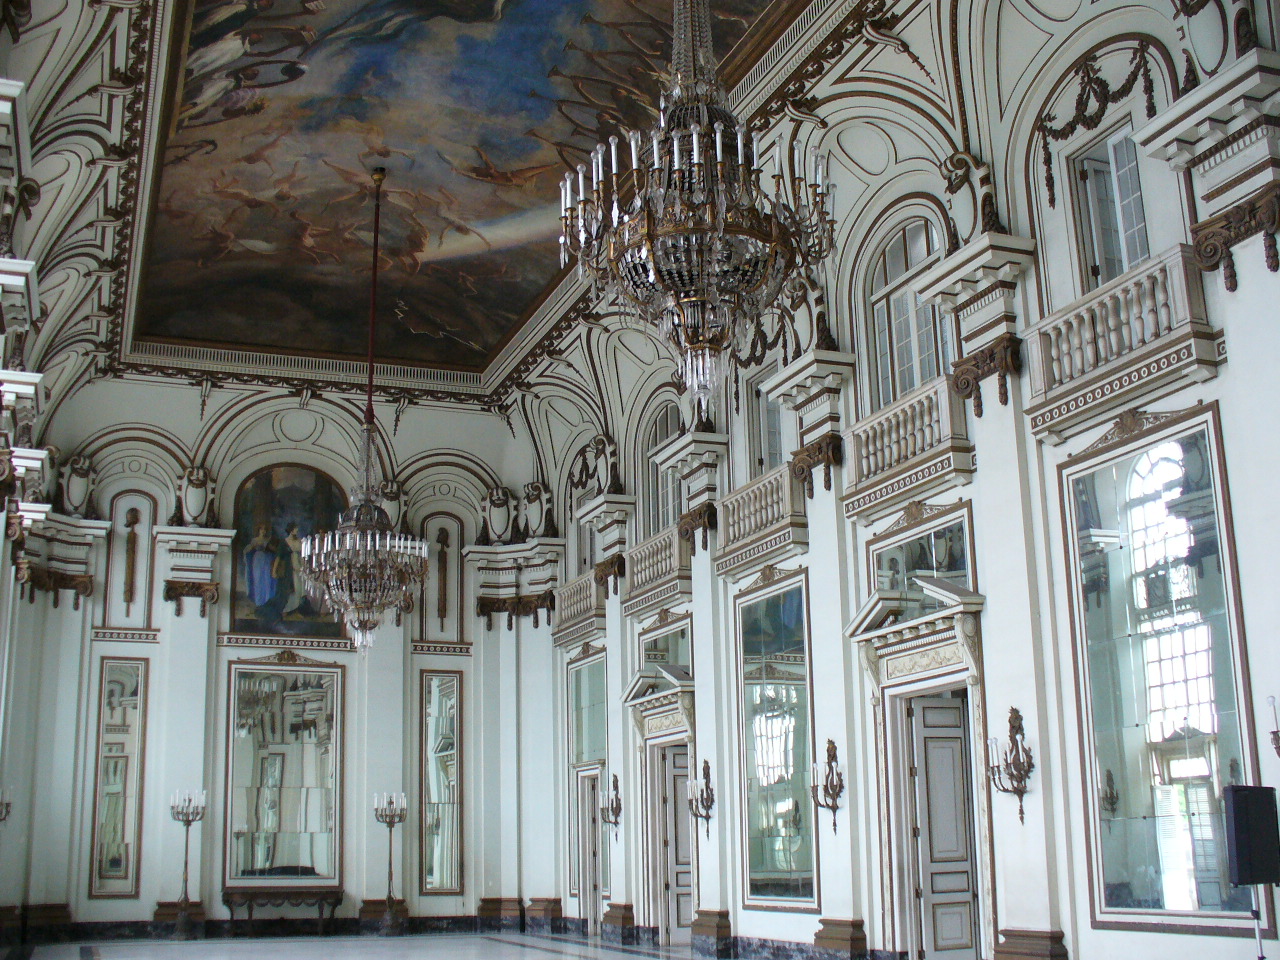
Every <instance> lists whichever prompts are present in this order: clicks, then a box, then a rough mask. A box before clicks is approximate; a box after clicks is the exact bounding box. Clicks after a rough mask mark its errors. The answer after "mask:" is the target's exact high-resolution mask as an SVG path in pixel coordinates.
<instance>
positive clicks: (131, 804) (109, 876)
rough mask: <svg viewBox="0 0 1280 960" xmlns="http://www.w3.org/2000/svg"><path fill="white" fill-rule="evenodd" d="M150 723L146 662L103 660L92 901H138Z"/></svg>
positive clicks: (91, 874) (91, 868)
mask: <svg viewBox="0 0 1280 960" xmlns="http://www.w3.org/2000/svg"><path fill="white" fill-rule="evenodd" d="M146 720H147V661H146V660H141V659H134V658H131V657H128V658H126V657H103V658H102V661H101V664H100V673H99V684H98V736H97V750H96V752H95V754H94V756H95V758H96V762H97V771H96V775H95V776H96V779H95V783H94V801H93V812H94V815H93V858H92V863H91V864H90V870H89V896H90V897H93V898H100V897H136V896H138V874H139V864H140V862H141V858H140V856H139V854H140V852H141V851H140V847H141V841H142V765H143V760H144V757H145V753H146V749H145V748H146Z"/></svg>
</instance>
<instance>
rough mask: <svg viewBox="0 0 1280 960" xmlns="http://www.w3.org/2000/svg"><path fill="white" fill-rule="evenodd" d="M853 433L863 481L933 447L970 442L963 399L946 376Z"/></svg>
mask: <svg viewBox="0 0 1280 960" xmlns="http://www.w3.org/2000/svg"><path fill="white" fill-rule="evenodd" d="M852 433H853V446H854V461H853V469H854V478H853V482H854V484H855V485H859V486H860V485H863V484H866V483H869V482H871V481H872V480H874V479H875V478H876V477H878V476H880V475H882V474H886V473H889V472H890V471H892V470H894V469H896V468H897V467H900V466H902V465H903V464H906V463H908V462H910V461H912V460H914V459H916V458H917V457H920V456H923V455H924V454H927V453H929V452H931V451H933V450H936V449H940V448H943V447H950V446H952V445H953V444H954V443H956V442H957V441H959V442H963V443H967V442H968V437H967V432H966V425H965V418H964V407H963V404H962V403H961V401H960V400H959V398H957V397H956V396H955V395H954V394H953V393H952V391H951V388H950V386H949V385H948V384H947V381H946V379H945V378H943V377H939V378H937V379H935V380H931V381H929V382H928V383H926V384H924V385H923V386H922V387H919V388H917V389H916V390H913V391H912V392H911V393H908V394H906V395H905V396H902V397H899V398H898V399H897V400H895V401H894V402H893V403H891V404H889V405H888V406H887V407H884V408H883V409H881V410H878V411H877V412H876V413H875V414H873V415H872V416H870V417H868V418H866V419H864V420H861V421H859V422H858V424H857V425H856V426H855V427H854V428H853V431H852Z"/></svg>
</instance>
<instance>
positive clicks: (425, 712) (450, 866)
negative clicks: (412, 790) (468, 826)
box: [421, 670, 462, 894]
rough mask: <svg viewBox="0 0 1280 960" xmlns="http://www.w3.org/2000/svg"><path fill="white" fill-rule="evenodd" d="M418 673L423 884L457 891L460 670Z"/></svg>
mask: <svg viewBox="0 0 1280 960" xmlns="http://www.w3.org/2000/svg"><path fill="white" fill-rule="evenodd" d="M421 678H422V679H421V689H422V702H421V711H422V713H421V718H422V719H421V723H422V783H421V789H422V833H421V836H422V851H421V866H422V869H421V880H422V885H421V890H422V892H423V893H424V894H431V893H461V892H462V806H461V800H462V797H461V791H460V788H459V784H460V783H461V776H462V731H461V729H460V723H459V721H460V718H461V716H462V674H460V673H455V672H452V671H430V670H423V671H422V674H421Z"/></svg>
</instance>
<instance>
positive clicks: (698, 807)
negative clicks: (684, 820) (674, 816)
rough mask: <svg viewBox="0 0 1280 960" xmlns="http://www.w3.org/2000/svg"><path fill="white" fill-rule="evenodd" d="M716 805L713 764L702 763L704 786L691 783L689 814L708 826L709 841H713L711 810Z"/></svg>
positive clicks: (693, 781)
mask: <svg viewBox="0 0 1280 960" xmlns="http://www.w3.org/2000/svg"><path fill="white" fill-rule="evenodd" d="M715 805H716V791H715V789H714V788H713V787H712V786H711V763H710V761H707V760H703V761H702V786H701V787H699V786H698V783H697V781H696V780H690V781H689V812H690V813H691V814H693V816H694V817H695V818H696V819H698V820H702V821H704V822H705V823H706V825H707V839H711V808H712V807H714V806H715Z"/></svg>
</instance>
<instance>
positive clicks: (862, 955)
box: [730, 937, 907, 960]
mask: <svg viewBox="0 0 1280 960" xmlns="http://www.w3.org/2000/svg"><path fill="white" fill-rule="evenodd" d="M730 956H732V957H735V958H737V960H851V958H856V960H907V954H906V952H905V951H900V950H870V949H868V950H862V951H859V952H858V953H856V954H851V953H850V952H849V951H847V950H831V949H824V948H822V947H815V946H814V945H813V944H812V943H795V942H793V941H790V940H765V939H763V938H760V937H733V953H732V954H730Z"/></svg>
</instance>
